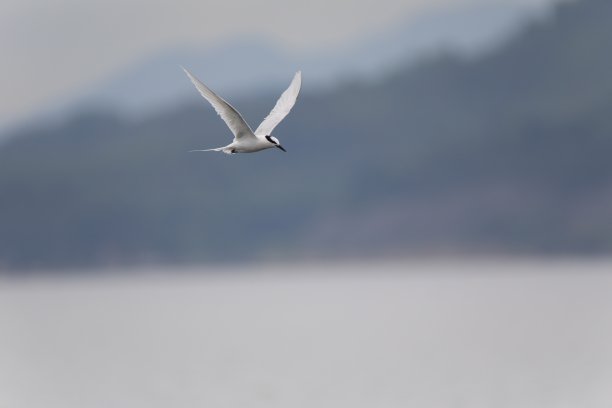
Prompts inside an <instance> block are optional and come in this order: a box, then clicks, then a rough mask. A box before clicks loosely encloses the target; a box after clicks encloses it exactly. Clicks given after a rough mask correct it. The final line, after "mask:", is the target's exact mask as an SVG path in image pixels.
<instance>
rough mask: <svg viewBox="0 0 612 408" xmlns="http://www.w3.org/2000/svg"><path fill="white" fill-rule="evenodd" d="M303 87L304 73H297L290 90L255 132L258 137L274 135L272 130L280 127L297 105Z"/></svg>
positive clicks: (284, 93) (288, 89) (282, 96)
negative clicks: (277, 126)
mask: <svg viewBox="0 0 612 408" xmlns="http://www.w3.org/2000/svg"><path fill="white" fill-rule="evenodd" d="M301 86H302V72H301V71H298V72H296V74H295V76H294V77H293V80H292V81H291V84H289V88H287V89H286V90H285V92H283V94H282V95H281V96H280V98H278V101H276V105H274V108H272V111H271V112H270V114H268V116H266V118H265V119H264V120H263V122H261V124H260V125H259V126H258V127H257V129H256V130H255V134H256V135H258V136H267V135H270V134H272V130H274V128H275V127H276V125H278V124H279V123H280V122H281V120H283V119H284V118H285V116H287V114H289V111H290V110H291V108H293V105H295V101H296V99H297V97H298V94H299V93H300V87H301Z"/></svg>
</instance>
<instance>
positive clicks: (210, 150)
mask: <svg viewBox="0 0 612 408" xmlns="http://www.w3.org/2000/svg"><path fill="white" fill-rule="evenodd" d="M222 151H223V148H222V147H217V148H214V149H204V150H190V151H189V153H191V152H222Z"/></svg>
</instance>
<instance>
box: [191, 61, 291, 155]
mask: <svg viewBox="0 0 612 408" xmlns="http://www.w3.org/2000/svg"><path fill="white" fill-rule="evenodd" d="M181 68H182V67H181ZM183 71H185V73H186V74H187V76H188V77H189V79H190V80H191V82H193V84H194V85H195V87H196V89H197V90H198V91H199V92H200V94H201V95H202V96H203V97H204V99H206V100H207V101H208V102H210V104H211V105H212V106H213V108H215V111H217V114H218V115H219V116H221V119H223V121H224V122H225V123H226V124H227V126H228V127H229V128H230V130H231V131H232V133H233V134H234V140H233V141H232V143H230V144H228V145H227V146H223V147H218V148H216V149H205V150H191V151H192V152H210V151H214V152H223V153H225V154H234V153H253V152H258V151H260V150H264V149H269V148H271V147H278V148H279V149H281V150H282V151H283V152H286V150H285V149H284V148H283V146H281V144H280V142H279V141H278V139H277V138H275V137H274V136H272V135H271V133H272V130H274V128H275V127H276V126H277V125H278V124H279V123H280V122H281V121H282V120H283V119H284V118H285V116H287V114H288V113H289V111H290V110H291V108H293V105H295V101H296V99H297V96H298V93H299V92H300V87H301V86H302V72H301V71H298V72H296V74H295V76H294V77H293V80H292V81H291V84H289V88H287V89H286V90H285V92H283V94H282V95H281V96H280V98H278V101H277V102H276V105H274V108H273V109H272V111H271V112H270V113H269V114H268V116H266V118H265V119H264V120H263V122H261V124H260V125H259V126H258V127H257V129H256V130H255V132H253V131H252V130H251V128H250V127H249V125H248V124H247V123H246V121H245V120H244V119H243V118H242V116H241V115H240V113H239V112H238V111H237V110H236V109H234V107H233V106H232V105H230V104H229V103H227V102H226V101H224V100H223V98H221V97H219V96H217V95H216V94H215V93H214V92H213V91H211V90H210V89H209V88H208V87H207V86H206V85H204V84H203V83H202V82H201V81H200V80H199V79H198V78H196V77H195V76H193V74H192V73H191V72H189V71H188V70H187V69H185V68H183Z"/></svg>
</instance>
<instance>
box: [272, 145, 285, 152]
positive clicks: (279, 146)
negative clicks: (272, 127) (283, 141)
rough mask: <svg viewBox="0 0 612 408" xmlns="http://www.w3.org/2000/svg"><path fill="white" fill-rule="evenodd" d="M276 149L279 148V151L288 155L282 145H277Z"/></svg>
mask: <svg viewBox="0 0 612 408" xmlns="http://www.w3.org/2000/svg"><path fill="white" fill-rule="evenodd" d="M275 146H276V147H278V148H279V149H281V150H282V151H283V152H285V153H287V151H286V150H285V148H284V147H283V146H281V145H275Z"/></svg>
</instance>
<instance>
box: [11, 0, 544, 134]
mask: <svg viewBox="0 0 612 408" xmlns="http://www.w3.org/2000/svg"><path fill="white" fill-rule="evenodd" d="M476 1H481V2H482V1H489V2H498V3H513V4H516V3H525V4H526V5H533V6H539V5H542V4H543V3H550V2H551V1H553V0H308V1H289V0H260V1H227V0H204V1H203V0H174V1H167V0H2V2H0V49H1V50H3V56H2V64H1V68H0V70H1V71H0V94H1V95H2V96H3V97H2V98H1V99H0V122H10V121H13V120H14V119H17V118H19V117H22V116H24V115H26V114H27V113H28V112H30V111H32V110H33V109H36V108H38V107H42V106H44V105H48V104H50V103H51V102H52V101H53V98H54V97H57V96H58V95H65V94H69V93H74V92H77V91H78V90H80V89H82V88H84V87H85V86H87V84H88V83H90V82H92V81H98V80H100V79H102V78H104V77H106V76H108V75H109V74H111V73H112V72H114V71H115V70H117V69H120V68H121V67H122V66H125V65H126V64H129V63H131V62H133V61H136V60H139V59H141V58H143V57H145V56H147V55H149V54H151V53H154V52H155V51H157V50H160V49H164V48H170V47H172V46H175V45H180V44H194V43H196V44H202V45H213V44H216V43H219V42H222V41H228V40H230V39H235V38H240V37H246V36H253V35H255V36H257V37H261V38H263V39H266V40H269V41H270V42H272V43H275V44H277V45H279V46H281V47H283V48H290V49H293V50H295V51H296V52H300V51H316V50H317V49H318V48H330V47H333V46H341V45H342V44H345V43H350V42H351V41H352V40H354V39H357V38H359V37H360V36H363V35H367V33H368V32H377V31H380V30H381V29H383V28H384V27H385V26H387V25H392V24H394V23H397V22H399V21H401V20H405V19H406V18H407V17H409V16H410V15H411V14H415V13H419V12H423V11H425V10H426V9H428V8H434V7H450V6H460V5H463V4H469V3H474V2H476Z"/></svg>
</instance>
